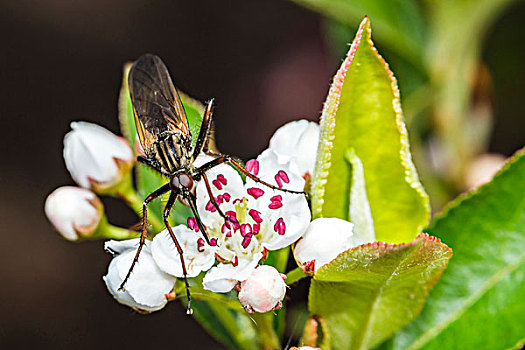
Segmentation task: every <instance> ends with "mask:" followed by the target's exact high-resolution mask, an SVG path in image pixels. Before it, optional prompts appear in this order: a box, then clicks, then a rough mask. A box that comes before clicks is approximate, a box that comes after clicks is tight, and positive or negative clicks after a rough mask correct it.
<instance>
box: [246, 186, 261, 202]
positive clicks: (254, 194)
mask: <svg viewBox="0 0 525 350" xmlns="http://www.w3.org/2000/svg"><path fill="white" fill-rule="evenodd" d="M246 192H248V194H249V195H250V196H252V197H253V198H255V199H257V198H259V197H260V196H262V195H263V194H264V191H263V190H262V189H260V188H257V187H252V188H249V189H248V190H247V191H246Z"/></svg>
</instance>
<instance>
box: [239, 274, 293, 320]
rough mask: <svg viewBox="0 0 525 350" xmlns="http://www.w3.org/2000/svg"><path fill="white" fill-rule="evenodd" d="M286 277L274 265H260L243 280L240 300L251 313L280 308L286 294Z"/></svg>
mask: <svg viewBox="0 0 525 350" xmlns="http://www.w3.org/2000/svg"><path fill="white" fill-rule="evenodd" d="M284 278H285V277H283V275H281V274H280V273H279V271H277V270H276V269H275V268H274V267H273V266H270V265H260V266H258V267H257V268H256V269H255V270H254V271H253V272H252V274H251V275H250V277H248V279H247V280H245V281H242V282H241V290H240V292H239V301H240V302H241V304H242V306H243V307H244V309H245V310H246V311H247V312H250V313H251V312H268V311H271V310H277V309H280V308H281V307H282V300H283V298H284V296H285V294H286V283H284Z"/></svg>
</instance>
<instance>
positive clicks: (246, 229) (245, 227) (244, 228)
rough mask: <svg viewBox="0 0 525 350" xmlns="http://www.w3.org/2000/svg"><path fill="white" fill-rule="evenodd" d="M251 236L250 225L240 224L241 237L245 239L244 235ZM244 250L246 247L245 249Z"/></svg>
mask: <svg viewBox="0 0 525 350" xmlns="http://www.w3.org/2000/svg"><path fill="white" fill-rule="evenodd" d="M251 234H252V225H250V224H242V225H241V235H242V236H243V237H245V236H246V235H250V236H251ZM245 248H246V247H245Z"/></svg>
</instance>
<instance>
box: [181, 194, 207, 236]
mask: <svg viewBox="0 0 525 350" xmlns="http://www.w3.org/2000/svg"><path fill="white" fill-rule="evenodd" d="M182 195H183V197H184V199H186V201H187V202H188V204H189V205H190V208H191V211H192V212H193V215H195V220H196V221H197V225H198V226H199V230H200V231H201V232H202V236H203V237H204V240H205V241H206V243H208V245H211V244H210V238H209V237H208V233H207V232H206V228H205V227H204V224H203V223H202V221H201V217H200V215H199V212H198V211H197V204H196V203H195V196H194V195H193V193H191V192H189V191H184V192H183V193H182Z"/></svg>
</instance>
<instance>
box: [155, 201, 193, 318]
mask: <svg viewBox="0 0 525 350" xmlns="http://www.w3.org/2000/svg"><path fill="white" fill-rule="evenodd" d="M176 199H177V193H176V192H171V193H170V197H169V199H168V202H167V203H166V206H165V207H164V212H163V213H162V217H163V218H164V225H166V228H167V229H168V232H169V233H170V236H171V239H172V240H173V242H174V243H175V246H176V247H177V252H178V253H179V255H180V262H181V264H182V273H183V274H184V283H185V285H186V295H187V296H188V306H187V309H186V313H187V314H188V315H191V314H192V313H193V312H192V310H191V295H190V286H189V284H188V276H187V275H188V273H187V272H186V263H185V262H184V256H182V247H181V246H180V244H179V241H177V237H175V234H174V233H173V230H172V229H171V226H170V224H169V222H168V218H169V216H170V211H171V208H172V207H173V204H174V203H175V200H176Z"/></svg>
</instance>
